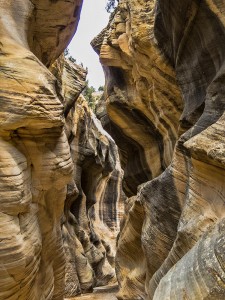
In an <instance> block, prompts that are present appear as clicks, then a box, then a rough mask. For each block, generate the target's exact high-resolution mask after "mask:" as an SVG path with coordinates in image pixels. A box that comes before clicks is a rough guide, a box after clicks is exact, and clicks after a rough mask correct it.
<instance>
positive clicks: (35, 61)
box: [0, 1, 82, 299]
mask: <svg viewBox="0 0 225 300" xmlns="http://www.w3.org/2000/svg"><path fill="white" fill-rule="evenodd" d="M81 3H82V1H70V2H68V1H57V2H56V1H54V2H53V1H0V8H1V9H0V15H1V18H0V119H1V128H0V140H1V142H0V143H1V146H0V147H1V154H0V165H1V175H0V176H1V180H0V199H1V200H0V215H1V217H0V219H1V221H0V227H1V229H0V241H1V246H0V298H1V299H63V294H64V268H65V267H64V254H63V253H64V252H63V243H62V235H61V222H60V219H61V215H62V212H63V208H64V200H65V197H66V185H67V183H68V182H69V181H70V179H71V176H72V171H73V164H72V159H71V155H70V148H69V144H68V141H67V137H66V134H65V130H64V127H63V105H62V103H61V101H60V100H61V96H60V95H59V93H58V90H57V82H56V78H55V77H54V76H53V75H52V74H51V72H50V71H49V70H48V69H47V68H46V66H49V65H50V64H51V63H52V62H53V61H54V60H55V59H56V58H57V57H58V56H59V55H60V54H61V53H62V51H63V50H64V49H65V47H66V45H67V44H68V42H69V40H70V39H71V37H72V35H73V34H74V32H75V30H76V26H77V22H78V19H79V11H80V8H81Z"/></svg>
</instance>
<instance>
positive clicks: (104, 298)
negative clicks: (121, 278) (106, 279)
mask: <svg viewBox="0 0 225 300" xmlns="http://www.w3.org/2000/svg"><path fill="white" fill-rule="evenodd" d="M117 292H118V286H117V285H114V286H103V287H98V288H95V289H94V292H93V293H91V294H85V295H82V296H77V297H74V298H67V299H65V300H117V298H116V296H115V295H116V293H117Z"/></svg>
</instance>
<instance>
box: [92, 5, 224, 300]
mask: <svg viewBox="0 0 225 300" xmlns="http://www.w3.org/2000/svg"><path fill="white" fill-rule="evenodd" d="M224 16H225V4H224V2H223V1H219V0H205V1H193V0H187V1H180V2H178V1H175V0H172V1H165V0H157V1H156V0H155V1H153V0H152V1H150V0H147V1H146V0H145V1H144V0H140V1H137V0H121V1H120V2H119V5H118V7H117V9H116V10H115V12H114V14H113V15H112V17H111V20H110V22H109V25H108V27H107V28H106V29H105V30H103V31H102V33H101V34H100V35H99V36H98V37H97V38H96V39H95V40H94V41H93V46H94V47H95V50H96V51H97V52H98V53H99V55H100V60H101V62H102V64H103V67H104V71H105V75H106V90H105V105H106V110H107V114H106V111H104V110H103V109H101V108H100V107H99V108H98V113H99V115H100V116H101V118H102V121H103V123H104V126H105V128H107V130H110V132H111V133H112V135H113V137H114V138H115V141H116V142H117V143H118V146H119V148H120V156H121V161H122V166H123V168H124V172H125V179H124V189H125V191H126V193H127V195H128V196H132V195H133V197H131V198H130V199H129V200H128V202H127V205H126V210H127V213H126V216H125V219H124V221H123V225H122V230H121V234H120V238H119V241H118V250H117V258H116V267H117V275H118V280H119V284H120V292H119V294H118V298H119V299H130V300H131V299H132V300H134V299H154V300H167V299H168V300H176V299H177V300H180V299H193V300H194V299H219V300H220V299H221V300H222V299H224V298H225V285H224V280H225V257H224V247H225V240H224V233H225V231H224V230H225V223H224V222H225V210H224V207H225V205H224V200H225V179H224V178H225V171H224V168H225V129H224V128H225V114H224V110H225V109H224V108H225V100H224V99H225V91H224V83H225V70H224V61H225V60H224V59H225V48H224V42H225V17H224ZM179 123H180V126H179ZM174 146H175V147H174ZM147 180H148V181H147ZM145 181H147V182H146V183H145V184H143V183H144V182H145ZM140 184H142V185H141V186H140V187H139V188H138V193H137V196H135V194H136V191H137V186H138V185H140ZM137 253H138V255H137Z"/></svg>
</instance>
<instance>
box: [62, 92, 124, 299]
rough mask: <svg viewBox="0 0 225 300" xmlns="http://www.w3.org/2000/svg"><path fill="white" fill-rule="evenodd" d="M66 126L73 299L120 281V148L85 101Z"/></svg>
mask: <svg viewBox="0 0 225 300" xmlns="http://www.w3.org/2000/svg"><path fill="white" fill-rule="evenodd" d="M70 118H71V120H70ZM70 121H71V122H70ZM67 125H69V126H68V128H69V129H70V130H68V131H67V134H68V138H69V141H70V147H71V155H72V159H73V163H74V166H75V168H74V175H73V181H72V182H71V183H70V184H69V186H68V194H67V199H66V204H65V222H64V226H63V236H64V240H65V244H66V247H65V248H66V251H67V252H69V254H67V256H66V259H67V268H66V296H68V297H69V296H75V295H76V294H78V293H79V292H82V293H85V292H90V291H91V290H92V288H93V287H95V286H99V285H106V284H108V283H109V282H115V280H116V278H115V271H114V267H115V266H114V259H115V250H116V249H115V248H116V236H117V234H118V232H119V228H120V226H119V222H120V218H121V217H120V213H121V214H122V209H123V202H122V199H121V197H120V195H121V180H122V171H121V167H120V163H119V156H118V152H117V147H116V145H115V142H114V141H113V140H112V138H111V137H110V136H109V135H108V134H107V133H106V132H105V131H104V130H103V128H102V125H101V123H100V121H99V120H97V118H96V117H95V115H94V114H93V113H92V112H91V110H90V108H89V107H88V105H87V102H86V100H85V99H84V98H83V97H80V98H79V99H78V101H77V102H76V105H75V108H74V110H71V112H70V116H68V117H67ZM70 125H72V127H71V126H70ZM74 274H75V275H76V277H75V276H74ZM75 278H77V281H76V280H75Z"/></svg>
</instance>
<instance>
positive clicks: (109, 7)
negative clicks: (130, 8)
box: [105, 0, 119, 13]
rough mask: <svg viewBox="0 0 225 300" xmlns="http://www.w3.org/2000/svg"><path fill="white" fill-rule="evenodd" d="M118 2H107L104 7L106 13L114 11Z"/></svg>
mask: <svg viewBox="0 0 225 300" xmlns="http://www.w3.org/2000/svg"><path fill="white" fill-rule="evenodd" d="M118 2H119V0H108V1H107V4H106V7H105V9H106V11H107V12H108V13H111V12H113V11H114V10H115V8H116V6H117V4H118Z"/></svg>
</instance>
